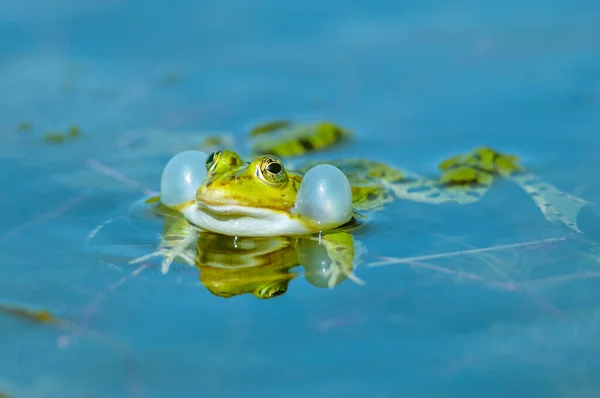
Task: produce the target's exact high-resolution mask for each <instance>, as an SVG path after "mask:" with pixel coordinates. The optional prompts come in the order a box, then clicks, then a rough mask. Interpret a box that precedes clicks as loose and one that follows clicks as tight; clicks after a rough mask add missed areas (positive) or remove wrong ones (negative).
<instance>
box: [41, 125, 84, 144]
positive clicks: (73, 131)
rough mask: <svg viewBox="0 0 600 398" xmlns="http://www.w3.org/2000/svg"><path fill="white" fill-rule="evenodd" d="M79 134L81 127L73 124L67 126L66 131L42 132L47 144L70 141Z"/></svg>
mask: <svg viewBox="0 0 600 398" xmlns="http://www.w3.org/2000/svg"><path fill="white" fill-rule="evenodd" d="M79 136H81V129H80V128H79V127H77V126H75V125H73V126H71V127H69V128H68V129H67V132H66V133H62V132H50V133H46V134H44V141H46V142H47V143H49V144H60V143H63V142H65V141H72V140H75V139H77V138H79Z"/></svg>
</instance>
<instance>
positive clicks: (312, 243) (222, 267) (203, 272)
mask: <svg viewBox="0 0 600 398" xmlns="http://www.w3.org/2000/svg"><path fill="white" fill-rule="evenodd" d="M164 220H165V225H164V232H163V239H162V242H161V244H160V246H159V248H158V252H157V254H159V253H160V254H161V255H162V256H163V258H164V262H163V272H168V269H169V266H170V264H171V263H172V262H178V263H185V264H188V265H194V266H196V267H198V269H199V270H200V276H199V278H200V281H201V282H202V284H203V285H204V286H205V287H206V288H207V289H208V290H209V291H210V292H211V293H212V294H214V295H216V296H219V297H223V298H229V297H233V296H238V295H242V294H252V295H253V296H255V297H257V298H260V299H269V298H273V297H277V296H280V295H282V294H285V293H286V292H287V289H288V285H289V283H290V281H291V280H293V279H295V278H296V277H297V276H298V273H297V272H295V270H293V269H294V268H297V267H302V268H303V269H304V276H305V278H306V280H307V281H308V282H309V283H310V284H312V285H313V286H316V287H320V288H333V287H334V286H336V285H338V284H340V283H341V282H343V281H344V280H346V279H348V278H352V279H355V280H356V279H357V278H356V276H354V275H353V274H352V271H353V266H354V261H355V241H354V238H353V236H352V235H351V234H350V233H348V232H346V231H347V228H346V229H345V232H336V231H335V230H334V231H331V232H329V233H327V234H323V235H320V236H302V237H281V236H277V237H261V238H253V237H232V236H225V235H220V234H214V233H210V232H205V231H203V230H201V229H199V228H197V227H195V226H193V225H192V224H190V223H189V222H188V221H187V220H186V219H185V218H184V217H181V216H175V215H174V214H173V213H171V214H169V215H168V216H166V217H165V219H164ZM140 260H141V259H140Z"/></svg>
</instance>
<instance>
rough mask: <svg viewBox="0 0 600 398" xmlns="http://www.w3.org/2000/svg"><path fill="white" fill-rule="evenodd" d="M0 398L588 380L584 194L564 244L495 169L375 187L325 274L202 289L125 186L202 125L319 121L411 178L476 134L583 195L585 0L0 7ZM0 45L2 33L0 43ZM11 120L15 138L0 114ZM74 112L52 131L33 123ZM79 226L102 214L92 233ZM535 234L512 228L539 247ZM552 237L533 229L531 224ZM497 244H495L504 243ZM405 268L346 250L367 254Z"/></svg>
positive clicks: (455, 388)
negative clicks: (401, 196)
mask: <svg viewBox="0 0 600 398" xmlns="http://www.w3.org/2000/svg"><path fill="white" fill-rule="evenodd" d="M2 10H3V12H2V15H1V16H0V37H3V38H5V40H2V43H3V44H2V47H0V68H1V72H2V78H0V90H1V92H2V93H4V95H3V100H2V103H1V104H2V106H0V127H1V128H2V132H3V134H2V135H1V138H0V139H1V145H0V166H1V167H2V168H3V170H4V171H5V172H4V173H1V174H0V179H1V180H0V181H1V183H2V186H3V187H4V189H3V195H2V205H3V206H2V207H3V209H4V211H3V212H2V218H1V226H2V231H3V233H2V234H1V235H0V258H1V259H2V262H1V264H2V265H1V266H0V299H1V300H2V304H3V305H10V306H24V307H25V308H29V309H31V310H39V309H44V308H45V309H48V310H49V311H51V312H52V313H53V314H54V315H55V316H57V317H59V318H60V319H61V320H62V321H61V322H59V323H57V324H50V325H42V324H39V323H35V322H30V321H28V320H27V319H25V318H24V317H22V316H13V315H9V314H6V313H3V315H1V318H0V324H1V329H0V330H1V331H2V333H1V335H0V336H1V339H0V358H2V361H0V392H4V393H8V394H10V395H11V396H14V397H55V396H61V397H84V396H90V397H91V396H93V397H164V396H208V397H229V396H240V395H242V394H245V395H247V396H261V395H264V394H268V395H276V396H279V395H286V396H292V397H294V396H298V397H304V396H308V395H309V394H310V395H318V396H329V397H397V396H412V397H480V396H489V397H495V396H498V397H504V396H506V395H508V394H512V395H518V396H540V397H542V396H543V397H594V396H597V395H598V388H599V384H598V376H599V372H600V361H599V360H598V358H599V357H600V356H599V355H598V354H599V349H600V346H599V344H598V341H600V340H599V339H598V337H599V327H598V321H597V318H598V315H599V312H598V308H599V303H600V295H599V293H598V289H597V279H596V278H597V276H598V274H597V272H598V270H597V269H598V250H597V246H596V242H597V241H598V234H597V230H596V228H597V226H598V223H597V214H596V212H597V209H596V207H595V206H594V205H592V206H590V207H587V208H586V209H584V212H583V213H582V214H581V215H580V217H579V220H578V222H579V224H580V226H581V227H582V229H583V230H584V234H583V235H578V234H573V233H572V231H571V230H569V229H568V228H566V227H565V226H563V225H561V224H556V223H550V222H548V221H547V220H545V219H544V217H543V216H542V214H541V212H540V211H539V210H538V209H537V208H536V207H535V205H534V204H533V202H532V201H531V200H530V199H529V198H528V197H527V195H525V194H524V193H523V192H522V191H521V190H519V189H518V188H517V187H516V186H515V185H513V184H510V183H509V182H501V183H499V184H497V185H496V186H495V187H494V188H493V189H492V190H491V191H490V192H489V193H488V194H487V195H486V196H485V197H484V199H483V200H482V201H480V202H478V203H475V204H471V205H465V206H458V205H439V206H434V205H427V204H418V203H411V202H407V201H399V202H395V203H393V204H392V205H391V206H389V207H388V208H387V209H386V210H385V211H384V212H383V213H380V214H378V215H376V216H374V217H373V219H371V220H370V222H369V224H368V226H367V227H366V228H365V229H364V230H362V231H360V232H357V234H356V236H355V238H356V239H357V240H358V241H360V242H361V244H362V246H363V247H364V248H365V250H366V252H362V253H361V256H360V258H359V260H360V261H359V265H358V267H357V268H356V270H355V274H356V276H357V277H358V278H360V279H361V280H362V281H364V282H365V284H364V285H361V284H359V283H356V282H355V281H353V280H351V279H346V280H344V281H343V282H342V283H340V284H339V285H337V286H336V287H335V288H334V289H331V290H330V289H324V288H318V287H315V286H313V285H311V284H310V283H308V282H307V280H306V279H305V278H304V277H303V276H302V275H300V276H298V277H297V278H295V279H293V280H292V281H291V282H290V283H289V286H288V290H287V292H286V293H285V294H283V295H281V296H278V297H276V298H273V299H270V300H259V299H257V298H255V297H254V296H252V295H249V294H247V295H239V296H236V297H233V298H229V299H224V298H221V297H217V296H215V295H213V294H211V293H210V292H209V291H208V290H207V289H206V287H204V286H203V285H202V284H201V283H200V281H199V279H198V271H197V269H196V268H192V267H189V266H185V265H175V266H173V267H172V269H171V270H170V271H169V272H168V273H167V274H162V273H161V270H160V258H159V257H155V258H152V259H151V260H149V261H146V262H141V263H136V264H130V261H131V260H133V259H135V258H138V257H140V256H144V255H146V254H149V253H151V252H153V251H155V250H156V247H157V245H158V243H159V241H160V234H161V233H162V230H163V225H162V220H161V219H158V218H156V217H152V216H151V215H150V214H148V213H147V212H145V211H143V210H141V208H140V205H139V200H141V199H143V198H145V197H147V195H148V194H150V193H151V191H156V190H157V189H158V187H159V180H160V173H161V171H162V167H163V166H164V164H165V163H166V161H168V159H169V158H170V157H171V156H172V154H173V153H175V152H177V151H178V150H180V149H182V148H184V147H186V146H188V145H190V144H193V143H196V142H197V141H198V139H199V137H200V136H201V134H202V133H204V132H207V131H211V132H218V131H227V132H231V133H232V134H234V135H235V136H236V137H238V138H240V139H241V138H242V137H243V134H244V132H245V131H247V129H248V128H249V127H250V126H252V125H253V124H255V123H257V122H260V121H264V120H269V119H272V118H281V117H287V118H293V119H297V120H309V119H319V118H327V119H331V120H335V121H337V122H339V123H341V124H343V125H344V126H346V127H348V128H349V129H351V130H353V131H354V132H355V134H356V137H355V140H354V142H353V143H352V144H351V145H350V146H348V147H344V148H342V149H340V150H339V151H338V152H332V153H331V155H332V156H333V154H334V153H335V155H336V156H364V157H369V158H374V159H378V160H382V161H386V162H390V163H393V164H395V165H398V166H402V167H407V168H410V169H411V170H415V171H418V172H420V173H422V174H434V173H436V169H435V167H436V164H437V163H438V162H439V161H440V160H441V159H443V158H444V157H446V156H448V155H451V154H454V153H459V152H463V151H465V150H468V149H471V148H472V147H475V146H477V145H491V146H494V147H497V148H499V149H501V150H504V151H508V152H514V153H517V154H519V155H521V157H522V158H523V162H524V163H525V164H526V165H527V166H528V167H529V168H530V169H532V170H533V171H534V172H535V173H536V174H538V175H540V176H542V177H543V178H544V180H545V181H547V182H548V183H551V184H553V185H555V186H557V187H558V188H559V189H561V190H563V191H565V192H568V193H571V194H573V195H575V196H577V197H581V198H583V199H585V200H588V201H590V202H592V203H595V202H598V198H599V195H600V192H599V190H598V188H597V186H596V185H597V184H595V179H596V178H597V173H596V170H598V167H599V166H600V162H599V161H598V157H597V151H598V149H599V148H600V138H599V137H600V136H599V135H598V133H597V131H598V129H599V128H600V74H599V73H598V67H599V65H600V41H599V39H598V37H600V31H599V30H600V28H599V27H598V24H597V17H596V16H597V15H598V13H599V12H600V6H599V5H598V3H597V2H586V1H583V0H582V1H578V2H569V3H566V2H558V1H555V2H543V3H542V2H529V3H522V2H519V3H517V2H487V3H485V4H484V3H481V2H475V1H466V2H461V3H458V4H456V3H455V4H450V3H444V2H439V1H428V2H414V3H413V4H398V3H394V2H385V1H378V2H368V3H367V2H363V3H359V2H328V3H321V2H308V3H307V2H306V1H302V2H300V1H297V2H287V3H285V4H283V3H281V2H274V1H268V0H262V1H259V2H252V3H250V2H242V1H237V2H227V3H223V2H220V3H217V2H214V3H212V4H211V3H208V2H191V1H180V2H178V3H177V4H173V5H169V6H166V5H165V4H163V3H158V2H141V1H130V2H127V3H125V2H106V1H103V2H100V1H97V2H86V3H85V4H84V3H82V2H72V1H66V0H63V1H55V2H53V3H44V4H41V3H39V2H33V1H20V2H18V3H17V2H12V3H8V2H3V5H2ZM6 38H10V39H6ZM23 121H30V122H31V124H32V126H31V129H30V130H29V131H20V132H19V131H17V129H16V126H18V125H19V123H21V122H23ZM70 125H77V126H79V127H80V128H81V136H80V137H79V138H77V139H75V140H72V141H68V142H64V143H62V144H49V143H46V142H44V140H43V135H44V134H45V133H46V132H49V131H64V130H66V129H67V128H68V127H69V126H70ZM100 225H103V227H102V228H100V229H98V227H99V226H100ZM543 239H546V240H548V239H549V240H550V241H546V242H545V243H544V242H542V243H536V244H534V243H532V244H529V243H528V242H536V241H539V240H543ZM553 239H554V240H553ZM515 244H521V245H520V246H508V247H500V246H502V245H515ZM474 248H488V249H487V251H484V252H478V253H467V254H454V255H446V256H442V257H437V258H424V259H423V258H421V259H419V260H418V264H417V265H415V263H412V265H408V264H405V263H395V264H389V265H386V266H369V265H370V264H371V265H372V264H373V263H376V262H380V261H381V257H396V258H402V257H415V256H417V257H420V256H428V255H436V254H440V253H453V252H457V251H462V250H470V249H474Z"/></svg>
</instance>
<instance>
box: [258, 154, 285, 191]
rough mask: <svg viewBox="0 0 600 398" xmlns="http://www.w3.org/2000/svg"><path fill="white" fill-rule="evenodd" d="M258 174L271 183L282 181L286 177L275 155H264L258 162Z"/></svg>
mask: <svg viewBox="0 0 600 398" xmlns="http://www.w3.org/2000/svg"><path fill="white" fill-rule="evenodd" d="M259 175H260V176H261V177H262V179H263V180H265V181H266V182H268V183H271V184H278V183H282V182H284V181H285V180H286V178H287V175H286V174H285V171H284V169H283V164H282V163H281V160H279V159H277V158H276V157H266V158H264V159H263V161H262V162H261V164H260V173H259Z"/></svg>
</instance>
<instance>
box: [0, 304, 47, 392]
mask: <svg viewBox="0 0 600 398" xmlns="http://www.w3.org/2000/svg"><path fill="white" fill-rule="evenodd" d="M0 312H4V313H6V314H8V315H13V316H17V317H20V318H23V319H26V320H28V321H31V322H35V323H42V324H49V323H54V322H55V321H56V318H55V317H54V315H52V314H51V313H50V312H49V311H47V310H41V311H35V310H30V309H28V308H25V307H18V306H14V305H9V304H0ZM1 397H2V395H0V398H1Z"/></svg>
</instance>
